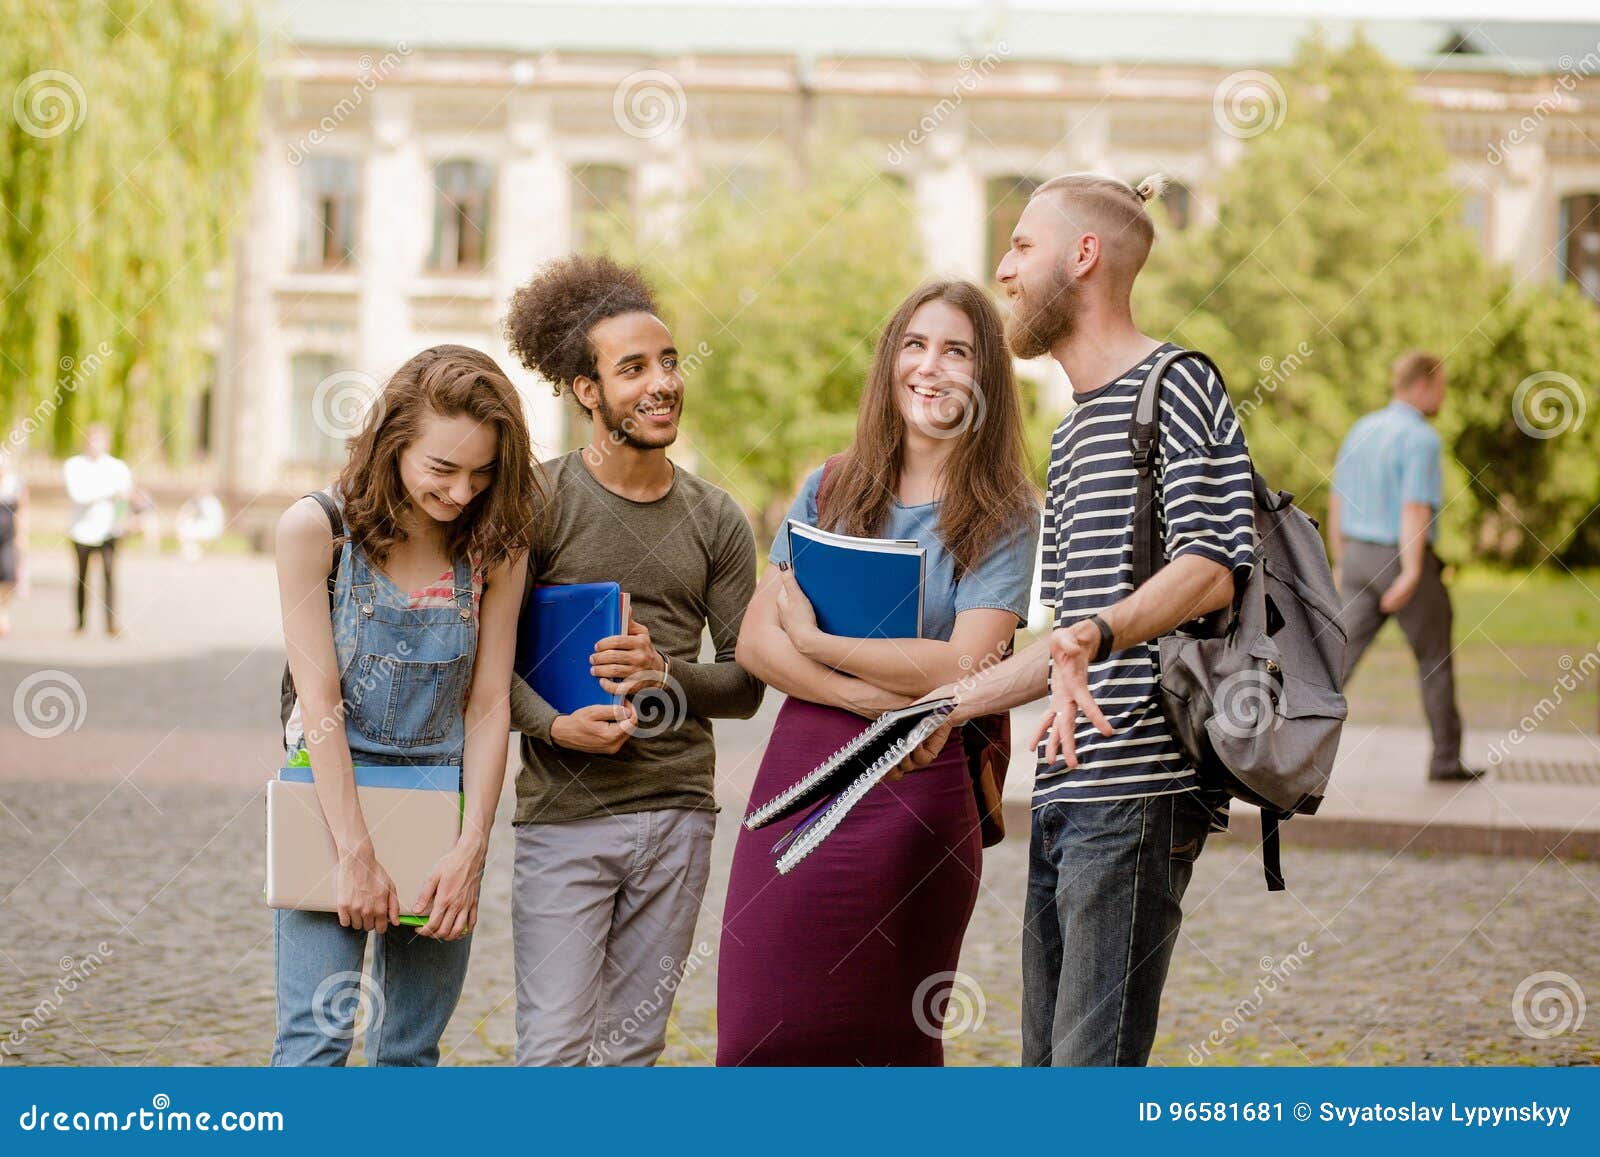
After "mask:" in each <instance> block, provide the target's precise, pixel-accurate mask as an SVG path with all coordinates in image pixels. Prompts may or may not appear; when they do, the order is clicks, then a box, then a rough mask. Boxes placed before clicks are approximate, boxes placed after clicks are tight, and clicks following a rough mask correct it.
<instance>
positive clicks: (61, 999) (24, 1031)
mask: <svg viewBox="0 0 1600 1157" xmlns="http://www.w3.org/2000/svg"><path fill="white" fill-rule="evenodd" d="M115 955H116V950H115V949H113V948H112V947H111V945H109V944H107V943H106V942H105V941H104V940H102V941H101V942H100V943H99V944H96V945H95V947H94V951H93V952H90V953H88V954H87V955H85V956H83V957H82V958H78V959H75V958H73V957H71V956H63V957H62V958H61V960H60V962H59V963H60V966H61V971H62V973H63V974H64V975H62V976H61V977H60V979H58V980H57V981H56V982H55V985H54V986H53V987H52V988H51V989H50V994H49V995H48V996H46V997H45V998H44V999H43V1000H41V1001H39V1003H38V1004H36V1005H34V1006H33V1008H32V1009H30V1010H29V1011H28V1013H27V1014H26V1015H25V1016H23V1018H22V1020H21V1021H19V1022H18V1024H17V1027H16V1028H14V1029H12V1030H11V1033H10V1035H9V1036H7V1037H6V1038H5V1039H4V1040H0V1063H3V1062H4V1061H5V1058H7V1057H14V1056H16V1055H17V1051H16V1050H18V1049H20V1048H21V1047H22V1046H23V1045H24V1044H26V1043H27V1040H28V1036H29V1035H30V1034H31V1033H35V1032H37V1031H38V1030H39V1029H41V1028H43V1027H44V1026H45V1025H46V1024H48V1023H50V1020H51V1018H52V1017H54V1016H55V1014H56V1013H57V1012H59V1011H61V1006H62V1005H64V1004H65V1003H66V1002H67V997H69V996H71V995H72V994H73V993H74V992H77V991H78V989H79V987H80V986H81V985H83V984H84V983H85V982H87V981H88V979H89V978H90V977H91V976H93V975H94V974H95V973H96V972H98V971H99V970H100V968H101V966H102V965H104V964H105V962H106V960H107V959H109V958H110V957H112V956H115Z"/></svg>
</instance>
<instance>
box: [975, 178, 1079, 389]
mask: <svg viewBox="0 0 1600 1157" xmlns="http://www.w3.org/2000/svg"><path fill="white" fill-rule="evenodd" d="M1087 239H1089V238H1088V237H1087V236H1086V235H1084V234H1082V233H1081V232H1080V231H1078V230H1074V229H1073V228H1072V227H1071V222H1069V221H1068V220H1067V219H1066V217H1065V216H1063V214H1062V211H1061V206H1060V204H1059V202H1058V201H1057V199H1055V198H1052V197H1035V198H1033V200H1031V201H1029V202H1028V205H1027V208H1025V209H1023V211H1022V216H1021V217H1020V218H1018V220H1017V227H1016V228H1015V229H1014V230H1012V232H1011V248H1010V249H1008V250H1006V254H1005V256H1004V257H1002V258H1001V259H1000V265H999V268H997V269H996V270H995V278H996V279H997V280H998V281H999V282H1000V284H1001V286H1002V287H1004V289H1005V291H1006V296H1007V297H1008V298H1010V300H1011V315H1010V317H1009V318H1008V319H1007V321H1006V341H1007V343H1008V344H1009V345H1010V347H1011V350H1012V352H1013V353H1015V354H1016V355H1017V357H1019V358H1036V357H1038V356H1040V355H1041V354H1044V353H1048V352H1049V350H1050V348H1051V347H1052V346H1053V345H1055V344H1056V342H1058V341H1060V340H1061V339H1063V338H1065V337H1067V336H1069V335H1070V334H1071V333H1072V331H1073V329H1074V328H1075V327H1076V325H1077V322H1078V316H1079V314H1080V312H1081V311H1082V306H1083V285H1082V283H1081V282H1080V281H1079V280H1078V279H1077V277H1076V276H1075V275H1074V273H1073V271H1072V268H1071V266H1072V259H1073V257H1074V252H1075V250H1076V249H1078V248H1080V247H1081V244H1082V242H1083V241H1084V240H1087ZM1095 248H1096V249H1098V240H1097V239H1096V240H1095Z"/></svg>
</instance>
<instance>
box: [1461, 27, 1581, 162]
mask: <svg viewBox="0 0 1600 1157" xmlns="http://www.w3.org/2000/svg"><path fill="white" fill-rule="evenodd" d="M1556 64H1557V65H1559V66H1560V68H1561V72H1560V73H1559V74H1558V75H1557V76H1556V82H1555V86H1554V87H1553V88H1551V90H1550V92H1549V95H1547V96H1544V97H1541V98H1540V99H1539V102H1538V103H1537V104H1535V105H1534V106H1533V111H1532V112H1530V113H1527V114H1526V115H1525V116H1523V117H1522V119H1521V120H1519V121H1517V123H1516V124H1515V125H1513V126H1512V127H1511V128H1510V129H1509V130H1508V131H1507V132H1505V133H1504V134H1503V135H1502V136H1501V137H1500V139H1499V140H1498V141H1495V142H1493V143H1491V144H1490V145H1489V151H1488V153H1487V154H1486V156H1487V158H1488V161H1489V163H1490V164H1491V165H1498V164H1499V163H1500V162H1501V161H1503V160H1505V159H1506V154H1507V152H1508V151H1509V150H1510V149H1512V148H1515V147H1516V146H1517V145H1520V144H1523V143H1524V142H1526V141H1530V140H1532V139H1533V137H1534V134H1535V133H1537V132H1538V131H1539V126H1540V125H1542V124H1543V123H1544V122H1545V120H1546V119H1548V118H1549V116H1550V115H1551V114H1552V113H1554V112H1557V111H1559V110H1560V109H1561V108H1562V106H1563V105H1565V104H1566V103H1567V96H1568V94H1570V93H1571V92H1572V91H1573V90H1575V89H1576V88H1577V87H1578V83H1579V82H1580V81H1583V80H1587V79H1588V78H1589V77H1591V76H1594V75H1596V74H1597V73H1600V44H1596V45H1595V46H1594V48H1592V49H1590V50H1589V51H1588V52H1586V53H1584V54H1583V56H1582V58H1581V59H1578V60H1573V59H1572V56H1571V54H1567V55H1564V56H1562V57H1561V58H1560V59H1559V60H1557V61H1556Z"/></svg>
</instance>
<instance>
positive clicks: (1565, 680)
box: [1489, 645, 1600, 767]
mask: <svg viewBox="0 0 1600 1157" xmlns="http://www.w3.org/2000/svg"><path fill="white" fill-rule="evenodd" d="M1556 663H1557V665H1558V666H1559V667H1560V668H1561V670H1562V674H1561V676H1560V677H1559V678H1557V679H1556V681H1555V683H1554V684H1553V685H1552V686H1551V688H1550V694H1548V695H1546V696H1544V698H1542V699H1540V700H1539V702H1537V703H1535V704H1534V705H1533V710H1531V711H1529V712H1528V713H1527V714H1526V715H1524V716H1523V717H1522V718H1521V719H1519V720H1517V725H1516V726H1515V727H1513V728H1512V729H1511V730H1510V731H1508V732H1506V734H1505V737H1504V738H1502V739H1497V740H1495V741H1494V742H1493V743H1491V744H1490V745H1489V766H1490V767H1498V766H1499V765H1500V764H1501V763H1502V762H1503V761H1504V760H1505V758H1506V757H1507V756H1508V755H1510V753H1511V750H1510V749H1511V748H1513V747H1520V746H1521V745H1522V742H1523V741H1524V740H1525V739H1527V738H1528V736H1530V735H1532V734H1533V733H1534V732H1535V731H1537V730H1538V729H1539V728H1540V727H1541V726H1543V724H1544V721H1545V720H1547V719H1549V718H1550V716H1551V715H1553V714H1555V711H1556V708H1558V707H1560V706H1561V704H1562V703H1564V702H1565V701H1566V697H1567V696H1568V695H1570V694H1572V693H1574V692H1576V691H1577V690H1578V688H1579V687H1581V686H1582V685H1583V683H1584V681H1585V680H1586V679H1588V678H1589V676H1591V675H1593V674H1594V673H1595V671H1597V670H1600V645H1596V647H1595V649H1594V650H1592V651H1588V652H1586V653H1585V654H1584V656H1583V657H1582V658H1581V659H1578V660H1577V661H1576V662H1574V661H1573V658H1572V656H1571V655H1562V656H1561V658H1559V659H1557V660H1556Z"/></svg>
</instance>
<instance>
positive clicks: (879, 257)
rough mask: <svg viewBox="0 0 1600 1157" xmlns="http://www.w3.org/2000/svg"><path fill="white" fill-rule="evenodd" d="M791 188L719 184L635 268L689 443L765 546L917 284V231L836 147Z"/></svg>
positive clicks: (894, 198) (835, 446)
mask: <svg viewBox="0 0 1600 1157" xmlns="http://www.w3.org/2000/svg"><path fill="white" fill-rule="evenodd" d="M813 155H814V156H815V157H816V158H817V160H816V161H815V162H814V163H813V164H812V166H811V168H810V171H809V172H808V173H807V174H806V175H805V177H804V178H803V179H802V177H801V176H800V175H799V174H797V173H795V172H792V171H789V170H788V169H787V168H786V167H784V165H783V164H782V162H779V161H773V162H772V165H771V167H770V168H769V169H768V171H767V178H766V179H765V180H764V181H762V182H761V184H760V187H758V188H757V189H755V190H754V191H753V192H751V193H750V194H749V195H746V193H744V192H741V191H736V190H732V189H730V188H728V187H727V186H726V185H723V186H721V187H719V188H718V189H716V190H712V191H710V193H709V196H706V197H705V198H704V199H703V200H701V201H699V203H698V205H697V206H696V207H695V208H694V209H693V210H691V211H690V213H689V214H688V216H687V217H686V219H685V220H684V221H683V222H682V226H681V228H680V229H679V231H678V232H677V234H676V236H675V237H674V239H673V242H672V243H671V245H670V246H668V247H666V248H663V249H660V250H657V251H655V252H652V253H648V254H646V256H645V263H646V265H647V267H648V268H649V270H650V272H651V275H652V277H653V279H654V281H655V283H656V285H657V286H658V287H659V289H660V291H661V294H662V297H663V299H664V300H663V308H664V309H665V310H666V311H667V313H668V320H669V322H670V324H671V325H672V326H673V329H674V332H675V334H676V336H677V338H678V342H679V346H680V349H681V351H682V354H683V357H684V362H685V366H684V368H685V372H686V379H687V382H688V396H687V406H686V409H685V426H686V431H685V432H686V434H687V438H686V442H687V444H688V446H689V448H691V449H692V450H694V451H695V452H696V453H697V454H698V456H699V465H700V468H701V470H702V472H703V473H704V474H705V475H706V476H707V477H708V478H710V479H711V480H712V481H714V482H716V483H717V484H718V485H721V486H724V487H725V488H727V489H728V490H729V491H730V492H731V493H732V494H734V495H735V496H736V497H738V498H739V499H740V501H741V502H743V503H744V504H745V505H746V506H747V507H749V508H750V509H752V510H753V511H754V512H755V514H756V515H757V517H758V520H759V530H760V532H761V534H762V535H763V537H764V538H770V536H771V535H772V533H773V532H774V531H775V530H776V529H777V527H778V525H779V523H780V522H781V520H782V518H783V514H784V512H785V511H786V510H787V508H788V505H789V503H790V501H791V500H792V498H793V496H794V493H795V491H796V490H797V489H798V487H799V484H800V481H801V479H802V478H803V477H804V475H805V473H806V471H808V470H809V469H811V468H812V467H814V466H816V465H817V464H818V463H819V462H821V461H822V460H823V458H825V457H826V456H827V455H828V454H830V453H832V452H834V451H837V450H842V449H843V448H844V447H845V446H846V445H847V444H848V443H849V441H850V438H851V436H852V434H853V432H854V429H855V420H856V404H857V402H858V401H859V399H860V396H861V390H862V386H863V385H864V383H865V382H866V378H867V373H868V370H869V368H870V366H871V363H872V353H873V346H874V343H875V341H876V339H877V336H878V332H879V331H880V330H881V329H882V327H883V325H884V323H885V322H886V321H887V320H888V318H889V315H890V314H891V313H892V312H893V311H894V308H895V306H897V305H898V304H899V303H900V301H901V299H902V298H903V297H904V296H905V295H906V294H907V293H909V292H910V291H911V289H912V287H913V286H915V285H916V284H917V282H918V279H919V278H920V277H921V276H922V271H923V260H922V256H921V250H920V244H919V242H918V239H917V236H916V233H915V224H914V216H913V214H912V213H911V212H910V211H909V210H908V208H907V206H906V204H905V202H904V199H903V196H902V194H901V193H900V192H899V190H898V189H897V188H896V187H895V186H894V185H893V183H892V182H891V181H890V180H888V179H885V178H884V177H883V176H882V175H881V174H879V173H878V171H877V167H876V166H875V165H873V164H872V163H871V159H870V158H868V157H866V156H864V155H863V154H862V153H861V152H859V151H858V150H855V149H852V148H849V147H846V146H844V145H842V144H840V143H838V142H830V143H829V144H827V145H826V146H824V147H819V148H817V149H816V150H815V151H814V154H813Z"/></svg>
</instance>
